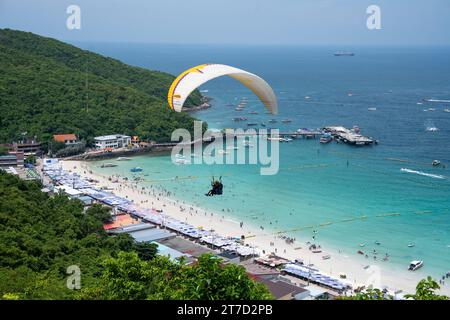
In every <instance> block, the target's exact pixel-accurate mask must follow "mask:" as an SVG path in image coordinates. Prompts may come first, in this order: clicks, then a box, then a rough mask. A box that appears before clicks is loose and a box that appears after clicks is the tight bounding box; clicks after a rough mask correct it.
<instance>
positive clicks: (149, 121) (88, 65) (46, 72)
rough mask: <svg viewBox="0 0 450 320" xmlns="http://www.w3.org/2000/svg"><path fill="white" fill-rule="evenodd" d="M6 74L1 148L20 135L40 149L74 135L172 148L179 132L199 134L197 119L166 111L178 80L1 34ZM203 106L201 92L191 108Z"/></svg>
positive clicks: (0, 57)
mask: <svg viewBox="0 0 450 320" xmlns="http://www.w3.org/2000/svg"><path fill="white" fill-rule="evenodd" d="M0 74H1V76H0V110H1V116H0V143H1V142H8V143H9V142H11V141H13V140H15V141H16V140H18V139H19V138H20V133H21V132H27V133H28V135H29V136H37V138H38V139H39V140H41V141H42V142H48V141H51V139H52V135H53V134H57V133H75V134H77V135H78V136H79V137H80V138H81V139H84V140H86V142H87V143H88V145H89V144H90V143H92V138H93V137H94V136H97V135H105V134H113V133H121V134H128V135H138V136H140V137H141V139H149V140H154V141H168V140H170V134H171V133H172V131H173V130H174V129H176V128H186V129H188V130H191V131H193V118H191V117H190V116H189V115H187V114H185V113H176V112H172V111H170V109H169V108H168V106H167V102H166V95H167V91H168V89H169V86H170V84H171V82H172V81H173V79H174V77H173V76H171V75H169V74H166V73H163V72H156V71H150V70H146V69H143V68H138V67H132V66H128V65H126V64H124V63H122V62H120V61H118V60H115V59H112V58H107V57H103V56H101V55H98V54H95V53H92V52H89V51H85V50H81V49H78V48H76V47H74V46H71V45H68V44H65V43H63V42H60V41H57V40H54V39H50V38H45V37H41V36H38V35H35V34H32V33H26V32H21V31H15V30H10V29H0ZM200 103H201V95H200V93H199V92H198V91H195V92H193V93H192V95H191V97H190V98H189V100H188V101H187V104H191V105H198V104H200Z"/></svg>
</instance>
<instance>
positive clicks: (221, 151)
mask: <svg viewBox="0 0 450 320" xmlns="http://www.w3.org/2000/svg"><path fill="white" fill-rule="evenodd" d="M217 153H218V154H228V153H229V152H228V151H225V150H219V151H217Z"/></svg>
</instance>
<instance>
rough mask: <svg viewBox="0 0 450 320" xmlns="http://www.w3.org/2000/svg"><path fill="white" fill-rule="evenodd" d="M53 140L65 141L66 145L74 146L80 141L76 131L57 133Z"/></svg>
mask: <svg viewBox="0 0 450 320" xmlns="http://www.w3.org/2000/svg"><path fill="white" fill-rule="evenodd" d="M53 140H55V141H58V142H63V143H64V144H65V145H66V146H73V145H76V144H78V143H79V141H78V138H77V135H76V134H74V133H66V134H55V135H53Z"/></svg>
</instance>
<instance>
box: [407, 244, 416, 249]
mask: <svg viewBox="0 0 450 320" xmlns="http://www.w3.org/2000/svg"><path fill="white" fill-rule="evenodd" d="M415 246H416V244H415V243H410V244H408V248H412V247H415Z"/></svg>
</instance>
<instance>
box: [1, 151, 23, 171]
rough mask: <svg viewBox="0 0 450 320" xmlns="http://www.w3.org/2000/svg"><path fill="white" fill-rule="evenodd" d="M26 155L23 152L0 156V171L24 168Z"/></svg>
mask: <svg viewBox="0 0 450 320" xmlns="http://www.w3.org/2000/svg"><path fill="white" fill-rule="evenodd" d="M23 164H24V153H23V152H9V153H8V154H6V155H3V156H0V169H9V168H10V167H11V168H23Z"/></svg>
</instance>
